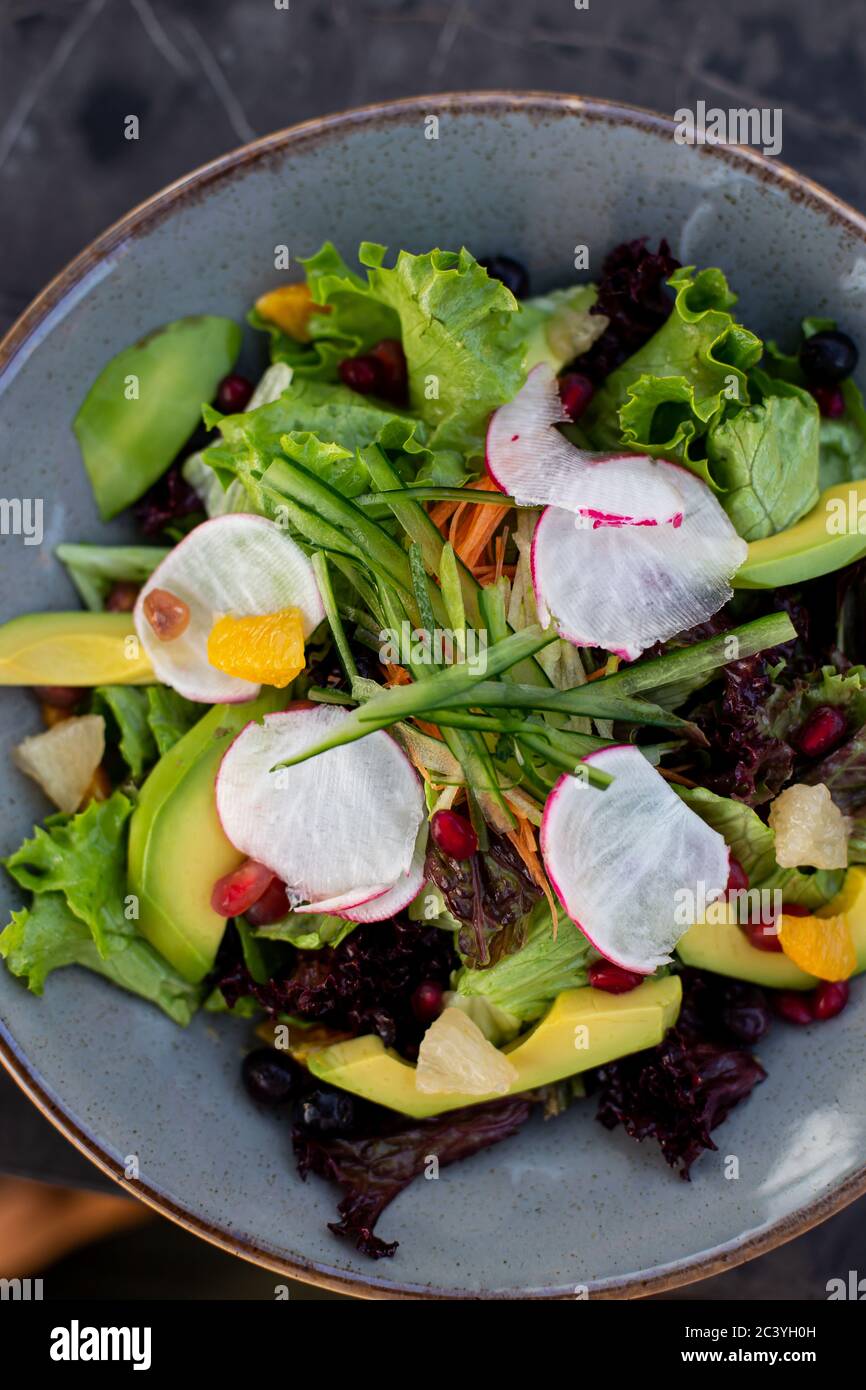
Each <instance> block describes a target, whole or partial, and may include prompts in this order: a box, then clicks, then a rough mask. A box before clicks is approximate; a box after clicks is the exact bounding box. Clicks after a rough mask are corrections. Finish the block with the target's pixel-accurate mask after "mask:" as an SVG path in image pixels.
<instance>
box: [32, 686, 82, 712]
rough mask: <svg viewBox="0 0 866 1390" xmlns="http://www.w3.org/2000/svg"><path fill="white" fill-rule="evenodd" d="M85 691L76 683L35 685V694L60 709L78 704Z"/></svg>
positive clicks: (45, 702)
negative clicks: (75, 684)
mask: <svg viewBox="0 0 866 1390" xmlns="http://www.w3.org/2000/svg"><path fill="white" fill-rule="evenodd" d="M84 693H85V692H84V691H83V690H82V689H81V687H80V686H74V685H34V687H33V694H34V695H35V696H36V698H37V700H42V701H43V703H44V704H46V705H56V706H57V707H58V709H71V708H72V706H73V705H77V704H78V701H79V700H80V699H81V697H82V695H83V694H84Z"/></svg>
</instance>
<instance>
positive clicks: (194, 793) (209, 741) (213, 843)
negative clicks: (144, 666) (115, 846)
mask: <svg viewBox="0 0 866 1390" xmlns="http://www.w3.org/2000/svg"><path fill="white" fill-rule="evenodd" d="M287 697H288V692H287V691H285V690H266V691H264V692H263V693H262V694H261V695H259V696H258V698H257V699H255V700H251V701H249V702H248V703H246V704H239V705H214V706H213V708H212V709H210V710H209V711H208V713H207V714H205V715H204V717H203V718H202V719H200V720H199V721H198V723H197V724H195V725H193V727H192V728H191V729H190V731H189V733H187V734H184V736H183V738H182V739H180V740H179V742H178V743H176V744H175V745H174V747H173V748H170V749H169V751H168V752H167V753H165V754H164V755H163V757H161V758H160V760H159V762H158V763H157V764H156V766H155V768H154V769H153V771H152V772H151V774H150V776H149V777H148V778H147V781H146V782H145V783H144V786H143V787H142V789H141V794H140V796H139V799H138V805H137V806H136V808H135V810H134V811H133V813H132V817H131V819H130V823H129V855H128V872H129V891H130V893H134V894H135V895H136V896H137V898H138V911H139V918H138V925H139V927H140V929H141V932H142V935H143V936H145V937H146V938H147V940H148V941H149V942H150V944H151V945H152V946H154V947H155V948H156V950H157V951H159V952H160V954H161V955H163V956H164V957H165V959H166V960H167V961H169V962H170V964H171V965H173V966H174V967H175V969H176V970H178V971H179V972H180V974H181V975H183V977H184V979H186V980H189V981H191V982H192V983H193V984H194V983H196V982H197V981H198V980H201V979H202V978H203V976H205V975H206V974H207V972H208V971H209V970H210V969H211V968H212V966H213V963H214V960H215V958H216V953H217V947H218V946H219V944H220V941H221V940H222V936H223V932H224V931H225V925H226V921H225V918H224V917H220V916H219V915H218V914H217V913H216V912H214V910H213V908H212V907H211V905H210V896H211V891H212V889H213V886H214V883H215V882H216V880H217V879H218V878H221V877H222V876H223V874H228V873H231V871H232V870H233V869H236V868H237V866H238V865H239V864H240V863H241V862H242V861H243V857H244V856H243V855H242V854H239V853H238V851H237V850H236V849H235V848H234V846H233V845H231V844H230V843H229V841H228V840H227V839H226V837H225V835H224V834H223V829H222V826H221V825H220V822H219V817H218V816H217V809H216V799H215V796H214V783H215V780H216V774H217V771H218V769H219V765H220V762H221V760H222V756H223V753H224V752H225V750H226V749H227V748H228V746H229V744H230V743H231V741H232V739H233V738H234V737H235V736H236V735H237V734H238V733H240V731H241V729H242V728H243V727H244V725H245V724H248V723H249V721H250V720H251V719H260V718H261V716H262V715H263V714H269V713H270V712H271V711H272V710H277V709H282V708H284V706H285V705H286V704H287V703H288V698H287Z"/></svg>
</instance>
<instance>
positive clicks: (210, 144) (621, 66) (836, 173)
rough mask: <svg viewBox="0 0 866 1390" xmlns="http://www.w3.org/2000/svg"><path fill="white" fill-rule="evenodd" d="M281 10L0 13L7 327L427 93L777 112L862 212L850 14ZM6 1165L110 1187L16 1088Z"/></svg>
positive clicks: (680, 7)
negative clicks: (325, 136)
mask: <svg viewBox="0 0 866 1390" xmlns="http://www.w3.org/2000/svg"><path fill="white" fill-rule="evenodd" d="M279 4H280V0H276V3H274V0H4V3H3V5H2V7H0V190H2V202H3V208H4V217H3V256H2V258H0V328H5V327H6V326H8V324H9V323H10V322H11V320H12V319H13V318H14V317H15V316H16V315H17V314H18V313H19V312H20V311H21V310H22V309H23V308H24V307H25V305H26V304H27V303H28V301H29V300H30V299H31V298H32V296H33V295H34V294H35V293H36V292H37V291H38V290H39V289H40V287H41V286H42V285H43V284H44V283H45V282H46V280H48V279H49V278H50V277H51V276H52V275H53V274H54V273H55V272H56V271H57V270H59V269H60V268H61V266H62V265H63V264H64V263H65V262H66V261H68V260H69V259H70V258H71V257H72V256H73V255H74V254H75V253H76V252H77V251H79V250H80V249H81V247H82V246H84V245H85V244H86V242H88V241H89V240H90V239H91V238H92V237H93V236H95V235H96V234H97V233H98V232H100V231H102V229H103V228H104V227H105V226H107V225H108V224H109V223H110V222H112V221H113V220H114V219H115V218H117V217H119V216H120V215H121V214H122V213H124V212H125V211H126V210H127V209H128V208H129V207H131V206H132V205H133V204H135V203H137V202H139V201H140V200H141V199H142V198H145V197H147V196H148V195H150V194H151V193H154V192H155V191H156V190H158V189H159V188H161V187H162V186H163V185H165V184H166V183H168V182H170V181H171V180H172V179H174V178H177V177H178V176H179V175H181V174H184V173H185V172H187V171H188V170H189V169H191V168H193V167H194V166H195V165H197V164H201V163H203V162H204V161H206V160H208V159H211V158H213V157H214V156H216V155H218V154H221V153H222V152H224V151H225V150H227V149H230V148H232V147H234V146H236V145H239V144H242V143H244V142H245V141H247V140H249V139H252V138H253V137H254V136H255V135H258V134H264V133H265V132H267V131H270V130H274V129H277V128H279V127H281V126H287V125H291V124H293V123H294V122H296V121H300V120H304V119H307V118H308V117H311V116H317V115H321V114H322V113H324V112H326V111H332V110H340V109H342V108H345V107H348V106H355V105H359V104H363V103H365V102H371V101H377V100H381V99H383V98H390V97H398V96H408V95H411V94H413V93H417V92H437V91H451V90H457V89H461V88H463V89H467V88H469V89H476V88H493V87H511V88H520V89H524V90H527V89H544V90H548V91H567V92H580V93H584V94H588V95H593V96H600V97H608V98H610V99H612V100H618V101H626V102H632V103H635V104H637V105H642V106H650V107H655V108H656V109H658V110H661V111H665V112H668V113H672V112H674V111H675V110H676V109H677V108H678V107H680V106H686V107H693V106H694V105H695V103H696V102H697V101H698V100H699V99H703V100H704V101H705V102H706V103H707V104H708V105H718V106H725V107H727V106H747V107H751V106H758V107H767V106H768V107H774V108H775V107H779V108H781V109H782V111H783V148H782V152H781V158H782V159H783V160H784V162H786V163H788V164H791V165H794V166H795V167H796V168H798V169H800V170H802V171H803V172H804V173H806V174H808V175H810V177H812V178H814V179H816V180H818V181H819V182H821V183H824V184H826V185H827V186H828V187H829V188H831V189H832V190H833V191H834V192H836V193H838V194H839V195H840V196H841V197H843V198H846V199H847V200H848V201H850V202H852V203H854V204H855V205H856V206H858V207H861V208H862V207H863V206H864V205H866V160H864V154H866V98H864V72H866V39H864V35H863V29H862V25H861V23H860V21H861V19H862V5H861V4H860V3H859V0H833V3H832V5H831V4H824V5H818V4H815V3H814V0H725V4H724V5H723V6H722V7H716V6H712V5H705V4H703V3H702V0H589V3H588V8H586V9H577V8H576V6H575V5H574V4H572V3H570V0H544V2H543V3H535V2H534V0H379V2H378V3H374V2H373V0H289V3H288V8H287V9H281V8H278V5H279ZM130 115H134V116H137V117H138V120H139V126H140V132H139V139H138V140H136V141H130V140H127V139H125V138H124V121H125V119H126V118H127V117H128V116H130ZM238 253H239V254H242V248H238ZM0 1172H6V1173H17V1174H22V1175H29V1176H37V1177H41V1178H43V1179H45V1180H48V1181H55V1182H68V1183H80V1184H84V1185H93V1186H108V1185H109V1184H107V1182H105V1181H104V1180H103V1179H102V1178H101V1177H100V1175H99V1174H98V1173H97V1172H96V1170H95V1169H94V1168H92V1167H91V1166H90V1164H89V1163H87V1161H86V1160H85V1159H83V1158H81V1157H80V1156H79V1155H78V1154H77V1153H76V1151H75V1150H74V1149H73V1148H72V1147H71V1146H69V1145H67V1144H66V1143H65V1141H63V1140H62V1139H61V1138H60V1137H59V1136H58V1135H56V1134H55V1132H54V1131H53V1130H52V1129H51V1128H50V1127H49V1126H48V1124H47V1122H46V1121H44V1120H43V1119H42V1118H41V1116H40V1115H39V1114H38V1113H37V1112H36V1110H35V1109H33V1108H32V1107H31V1106H30V1105H29V1103H28V1102H26V1101H25V1100H24V1098H23V1097H22V1096H20V1095H19V1094H18V1093H17V1091H16V1089H15V1087H14V1086H13V1085H12V1083H11V1082H10V1081H9V1080H8V1079H7V1078H6V1077H5V1076H4V1077H0ZM672 1180H673V1179H672ZM157 1232H158V1233H159V1234H157ZM864 1244H866V1204H864V1203H862V1202H861V1203H860V1204H858V1205H857V1206H855V1207H852V1208H850V1209H849V1210H848V1211H847V1212H845V1213H843V1214H842V1215H840V1216H838V1217H836V1218H835V1219H834V1220H832V1221H830V1222H827V1223H826V1224H825V1225H824V1226H822V1227H821V1228H820V1229H819V1230H817V1231H814V1232H811V1233H810V1234H809V1235H807V1236H804V1237H802V1238H801V1239H800V1240H798V1241H797V1242H796V1243H795V1244H794V1245H792V1246H786V1247H783V1248H782V1249H780V1250H778V1251H776V1252H774V1253H772V1254H770V1255H768V1256H765V1257H764V1258H763V1259H761V1260H759V1261H756V1262H754V1263H752V1264H750V1265H748V1266H745V1267H743V1268H742V1269H740V1270H736V1271H731V1272H730V1273H728V1274H725V1275H722V1276H720V1277H719V1278H717V1279H713V1280H710V1281H708V1282H707V1283H704V1284H701V1285H697V1286H694V1287H693V1289H691V1290H685V1291H683V1293H682V1294H681V1295H679V1296H680V1297H686V1298H692V1297H694V1298H708V1297H712V1298H717V1299H755V1298H760V1299H765V1298H782V1299H803V1298H823V1297H825V1296H826V1295H825V1285H826V1281H827V1279H828V1278H830V1277H833V1276H836V1275H845V1274H846V1272H847V1271H848V1270H849V1269H852V1268H853V1269H856V1268H858V1267H859V1268H860V1269H861V1270H862V1269H863V1267H864V1257H863V1251H864ZM102 1250H103V1252H104V1258H102V1262H101V1264H100V1258H99V1257H98V1256H94V1257H90V1256H88V1263H87V1268H86V1270H83V1269H82V1267H81V1261H80V1257H76V1258H73V1259H71V1260H68V1261H66V1262H65V1263H64V1266H63V1270H62V1272H58V1278H57V1286H56V1290H55V1291H56V1293H57V1294H60V1293H61V1292H62V1289H63V1287H64V1282H63V1281H64V1279H66V1280H71V1282H70V1283H69V1285H68V1286H69V1287H70V1288H74V1289H76V1290H78V1288H79V1287H80V1280H81V1279H82V1277H89V1278H90V1281H91V1287H90V1289H89V1291H90V1292H91V1293H92V1294H93V1296H97V1297H98V1296H105V1294H106V1293H107V1292H109V1291H110V1292H111V1293H113V1294H117V1295H118V1296H124V1289H123V1287H118V1280H120V1281H121V1284H122V1281H123V1280H126V1286H125V1290H126V1293H127V1294H129V1295H132V1294H140V1293H143V1292H145V1290H146V1289H147V1288H148V1287H150V1290H151V1292H154V1291H155V1290H156V1289H157V1288H160V1289H161V1288H162V1287H163V1286H164V1285H162V1284H160V1280H162V1279H164V1270H165V1268H166V1267H167V1266H169V1265H170V1266H171V1267H173V1268H174V1267H176V1268H177V1270H178V1278H177V1281H176V1283H177V1287H176V1288H172V1289H171V1290H170V1292H169V1296H175V1297H189V1296H190V1293H191V1292H193V1291H197V1292H201V1293H205V1294H209V1295H211V1296H217V1297H219V1296H224V1297H225V1296H245V1297H253V1298H255V1297H272V1296H273V1282H274V1281H273V1278H272V1276H270V1275H268V1274H265V1273H264V1272H262V1271H255V1270H252V1269H250V1267H249V1266H246V1265H241V1264H240V1263H239V1262H237V1261H231V1260H229V1259H228V1258H227V1257H225V1256H222V1255H220V1254H219V1253H218V1252H215V1251H213V1250H210V1249H209V1248H208V1247H206V1246H204V1245H203V1244H202V1243H201V1242H195V1241H192V1240H191V1238H190V1237H188V1236H186V1235H185V1234H184V1233H182V1232H180V1231H173V1230H169V1228H167V1227H162V1226H160V1227H157V1228H154V1230H153V1231H150V1232H147V1233H141V1232H139V1233H135V1234H133V1235H129V1236H126V1237H123V1238H122V1239H118V1240H116V1241H113V1242H110V1243H108V1244H106V1245H104V1246H103V1247H102ZM94 1261H95V1263H94ZM151 1266H152V1275H153V1278H152V1281H151V1284H150V1285H148V1273H147V1271H148V1269H149V1268H151ZM130 1269H132V1271H133V1273H130ZM135 1270H138V1271H139V1272H138V1274H136V1273H135ZM87 1271H89V1275H88V1274H87ZM77 1281H78V1282H77ZM293 1296H301V1297H304V1296H305V1295H303V1294H302V1293H301V1292H300V1290H298V1294H297V1295H296V1294H295V1293H294V1291H293Z"/></svg>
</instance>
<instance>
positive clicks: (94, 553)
mask: <svg viewBox="0 0 866 1390" xmlns="http://www.w3.org/2000/svg"><path fill="white" fill-rule="evenodd" d="M54 553H55V555H56V556H57V558H58V560H62V562H63V564H64V565H65V566H66V569H67V571H68V573H69V578H70V579H71V580H72V582H73V584H74V585H75V587H76V589H77V590H78V592H79V594H80V595H81V598H82V600H83V602H84V606H85V608H89V609H91V611H93V612H97V613H98V612H100V611H101V610H102V609H103V608H104V607H105V600H106V598H107V597H108V594H109V591H110V589H111V586H112V585H113V584H114V583H116V582H117V581H118V580H123V581H126V582H129V583H132V584H143V583H144V581H145V580H146V579H149V578H150V576H151V575H152V574H153V571H154V570H155V569H156V567H157V565H158V564H159V563H160V561H161V560H164V559H165V557H166V555H167V554H168V550H167V549H166V548H165V547H163V546H158V545H58V546H57V548H56V549H55V551H54Z"/></svg>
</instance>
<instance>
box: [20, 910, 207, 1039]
mask: <svg viewBox="0 0 866 1390" xmlns="http://www.w3.org/2000/svg"><path fill="white" fill-rule="evenodd" d="M108 946H109V949H108V951H107V954H105V955H100V953H99V951H98V950H97V948H96V945H95V943H94V940H93V937H92V936H91V934H90V930H89V928H88V927H87V926H86V925H85V924H84V922H82V921H81V919H80V918H79V917H77V916H76V915H75V913H74V912H72V911H71V909H70V908H69V907H68V905H67V903H66V900H65V898H64V897H63V894H62V893H58V892H44V893H39V894H38V895H37V897H36V898H35V899H34V903H33V906H32V908H23V909H22V910H21V911H20V912H13V913H12V920H11V922H10V923H9V925H8V926H7V927H6V928H5V929H4V930H3V931H2V932H0V956H2V957H3V959H4V960H5V962H6V968H7V969H8V970H9V971H10V973H11V974H12V975H15V976H17V977H18V978H19V979H22V980H24V981H25V983H26V984H27V987H28V989H30V990H31V991H32V993H33V994H42V992H43V990H44V987H45V981H46V979H47V977H48V976H49V975H50V974H51V973H52V971H54V970H59V969H60V968H62V967H63V966H67V965H82V966H84V967H85V968H86V969H88V970H93V971H94V972H95V973H96V974H97V975H102V976H104V977H105V979H107V980H111V982H112V984H115V985H119V986H120V987H121V989H125V990H128V991H129V992H130V993H131V994H138V995H140V996H141V998H143V999H148V1000H150V1002H151V1003H153V1004H156V1005H157V1006H158V1007H159V1008H160V1009H162V1010H163V1012H164V1013H166V1014H168V1016H169V1018H171V1019H173V1020H174V1022H175V1023H179V1024H180V1025H181V1026H182V1027H184V1026H186V1024H188V1023H189V1022H190V1020H191V1018H192V1016H193V1014H194V1013H195V1010H196V1008H197V1007H198V1003H199V997H200V993H201V990H200V986H198V985H191V984H189V983H188V982H187V981H186V980H184V979H182V977H181V976H180V975H178V974H177V972H176V971H175V970H173V969H172V967H171V966H170V965H169V964H168V963H167V961H164V960H163V958H162V956H160V955H158V954H157V952H156V951H154V949H153V947H152V946H150V945H149V944H148V942H146V941H144V940H143V939H142V938H141V937H139V936H132V937H131V936H126V935H125V934H123V933H115V932H113V933H111V935H110V938H109V941H108Z"/></svg>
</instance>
